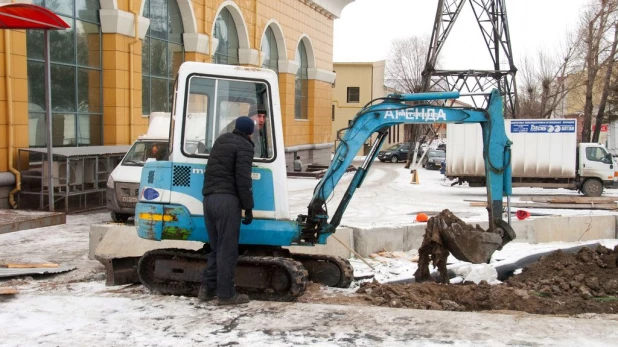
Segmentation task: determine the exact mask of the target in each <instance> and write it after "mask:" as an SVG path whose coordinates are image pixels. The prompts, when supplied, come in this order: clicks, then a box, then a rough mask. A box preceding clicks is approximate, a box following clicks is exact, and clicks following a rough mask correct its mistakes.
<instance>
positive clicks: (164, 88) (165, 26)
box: [142, 0, 184, 115]
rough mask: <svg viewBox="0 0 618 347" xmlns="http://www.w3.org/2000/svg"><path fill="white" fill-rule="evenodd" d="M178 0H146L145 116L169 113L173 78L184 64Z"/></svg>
mask: <svg viewBox="0 0 618 347" xmlns="http://www.w3.org/2000/svg"><path fill="white" fill-rule="evenodd" d="M176 1H177V0H146V3H145V4H144V17H146V18H150V26H149V27H148V32H147V33H146V37H145V38H144V41H143V42H142V114H144V115H149V114H151V113H152V112H170V111H171V107H172V93H173V91H174V79H175V78H176V74H177V73H178V68H180V64H182V62H183V61H184V46H183V43H182V33H183V31H184V29H183V26H182V17H181V15H180V9H179V8H178V3H177V2H176Z"/></svg>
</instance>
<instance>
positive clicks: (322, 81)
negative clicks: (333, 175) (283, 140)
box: [307, 68, 335, 144]
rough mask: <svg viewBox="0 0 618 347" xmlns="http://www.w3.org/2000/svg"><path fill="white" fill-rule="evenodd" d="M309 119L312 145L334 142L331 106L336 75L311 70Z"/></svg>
mask: <svg viewBox="0 0 618 347" xmlns="http://www.w3.org/2000/svg"><path fill="white" fill-rule="evenodd" d="M307 72H308V75H309V95H308V97H309V100H308V102H309V112H308V113H309V119H311V120H312V136H313V137H312V141H311V142H312V143H314V144H323V143H328V142H333V141H334V139H331V135H332V120H331V105H332V100H333V97H332V94H333V86H332V85H333V82H335V73H334V72H331V71H326V70H322V69H316V68H309V69H308V71H307Z"/></svg>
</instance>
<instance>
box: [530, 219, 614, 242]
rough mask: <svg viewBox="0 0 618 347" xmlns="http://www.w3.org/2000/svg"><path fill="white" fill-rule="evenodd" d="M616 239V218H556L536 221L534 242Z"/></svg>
mask: <svg viewBox="0 0 618 347" xmlns="http://www.w3.org/2000/svg"><path fill="white" fill-rule="evenodd" d="M615 237H616V218H615V217H614V216H590V217H585V216H577V217H554V218H542V219H535V220H534V241H533V243H543V242H555V241H564V242H574V241H588V240H598V239H612V238H615Z"/></svg>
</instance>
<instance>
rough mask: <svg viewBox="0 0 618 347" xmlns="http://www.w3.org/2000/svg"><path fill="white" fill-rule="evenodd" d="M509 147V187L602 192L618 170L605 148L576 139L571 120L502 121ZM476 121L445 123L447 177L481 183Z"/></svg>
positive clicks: (482, 173) (480, 143) (482, 167)
mask: <svg viewBox="0 0 618 347" xmlns="http://www.w3.org/2000/svg"><path fill="white" fill-rule="evenodd" d="M505 127H506V133H507V136H508V137H509V139H510V140H511V141H513V145H512V146H511V151H512V156H511V163H512V169H513V187H542V188H567V189H577V190H579V191H580V192H581V193H583V194H584V195H586V196H600V195H601V194H602V193H603V188H614V187H615V184H616V183H615V182H616V180H617V176H618V175H617V174H618V172H616V171H615V170H618V168H617V167H616V164H615V163H614V160H613V159H612V156H611V154H610V153H608V151H607V149H606V148H605V147H604V146H603V145H601V144H598V143H580V144H577V134H576V130H577V122H576V120H572V119H523V120H515V119H511V120H505ZM481 136H482V135H481V127H480V126H478V125H476V124H448V125H447V145H446V148H447V151H446V176H447V177H449V178H458V179H460V180H464V181H467V182H468V183H469V184H470V186H484V185H485V165H484V161H483V139H482V137H481Z"/></svg>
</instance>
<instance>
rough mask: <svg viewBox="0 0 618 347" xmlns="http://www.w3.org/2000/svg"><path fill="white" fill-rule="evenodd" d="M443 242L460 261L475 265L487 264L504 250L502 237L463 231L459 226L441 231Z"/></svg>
mask: <svg viewBox="0 0 618 347" xmlns="http://www.w3.org/2000/svg"><path fill="white" fill-rule="evenodd" d="M440 236H441V237H442V242H443V243H444V245H445V246H446V248H447V249H448V250H449V251H450V252H451V253H452V254H453V256H454V257H455V258H457V259H459V260H463V261H467V262H470V263H474V264H481V263H486V262H487V261H488V260H489V259H490V258H491V255H492V254H494V252H495V251H497V250H498V249H500V248H502V237H500V235H498V234H495V233H491V232H487V231H484V230H477V229H468V230H466V229H463V228H462V227H461V226H460V225H459V224H454V225H453V226H452V227H451V228H448V229H443V230H441V231H440Z"/></svg>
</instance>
